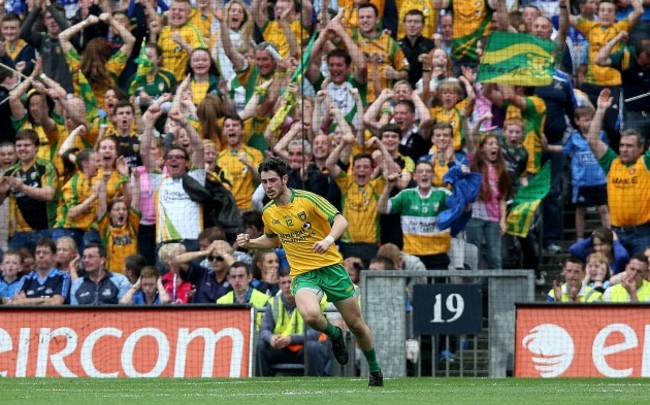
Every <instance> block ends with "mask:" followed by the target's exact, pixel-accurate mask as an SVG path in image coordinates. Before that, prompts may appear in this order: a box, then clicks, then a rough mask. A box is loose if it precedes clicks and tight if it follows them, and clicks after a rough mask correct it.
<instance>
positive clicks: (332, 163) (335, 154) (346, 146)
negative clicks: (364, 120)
mask: <svg viewBox="0 0 650 405" xmlns="http://www.w3.org/2000/svg"><path fill="white" fill-rule="evenodd" d="M353 143H354V134H353V133H352V132H351V131H349V127H348V131H347V132H346V133H345V134H344V135H343V137H342V139H341V142H340V143H339V144H338V145H336V147H335V148H334V150H333V151H332V153H331V154H330V155H329V156H328V157H327V160H326V161H325V167H326V168H327V170H328V171H329V173H330V176H332V178H336V177H338V175H339V174H341V168H340V167H339V166H338V165H337V162H338V161H339V159H340V158H341V155H342V154H343V153H344V151H347V152H346V154H347V153H349V150H350V149H351V147H352V144H353ZM346 164H347V163H346Z"/></svg>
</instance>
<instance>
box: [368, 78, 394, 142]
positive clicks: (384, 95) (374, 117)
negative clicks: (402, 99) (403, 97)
mask: <svg viewBox="0 0 650 405" xmlns="http://www.w3.org/2000/svg"><path fill="white" fill-rule="evenodd" d="M391 98H393V90H391V89H383V90H382V91H381V93H380V94H379V97H377V98H376V99H375V101H374V102H373V103H372V104H370V107H368V109H367V110H366V113H365V114H363V124H364V125H365V126H366V128H368V129H369V130H370V132H372V133H373V135H376V134H377V132H378V131H379V128H381V126H382V121H381V118H382V117H380V116H379V114H380V112H381V114H382V116H383V115H384V112H386V113H387V114H388V115H389V116H390V115H391V112H390V108H389V109H387V110H384V104H385V103H386V102H388V100H390V99H391Z"/></svg>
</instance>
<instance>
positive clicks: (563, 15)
mask: <svg viewBox="0 0 650 405" xmlns="http://www.w3.org/2000/svg"><path fill="white" fill-rule="evenodd" d="M561 1H562V0H560V24H562V20H564V21H566V23H568V25H569V26H570V27H575V26H576V25H577V22H578V19H577V18H576V16H574V15H572V14H571V13H569V7H568V6H567V4H566V2H565V3H564V7H562V3H561Z"/></svg>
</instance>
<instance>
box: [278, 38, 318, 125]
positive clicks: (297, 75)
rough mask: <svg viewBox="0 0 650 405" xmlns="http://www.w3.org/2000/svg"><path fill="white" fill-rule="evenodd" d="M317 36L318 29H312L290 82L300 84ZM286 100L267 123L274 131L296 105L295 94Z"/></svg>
mask: <svg viewBox="0 0 650 405" xmlns="http://www.w3.org/2000/svg"><path fill="white" fill-rule="evenodd" d="M317 37H318V31H314V34H313V35H312V36H311V39H310V40H309V44H308V45H307V49H305V51H304V52H303V53H302V58H301V59H300V62H299V63H298V67H297V68H296V71H295V72H293V76H291V81H290V83H298V82H300V85H301V86H302V77H303V75H304V74H305V71H306V70H307V68H308V67H309V54H310V53H311V50H312V48H313V47H314V42H315V41H316V38H317ZM288 97H289V98H288V100H287V102H286V104H285V106H284V107H282V108H280V109H279V110H278V111H276V112H275V114H273V118H271V122H270V123H269V125H270V126H271V130H272V131H275V130H276V129H278V128H280V126H281V125H282V124H284V121H285V120H286V118H287V116H288V115H289V113H290V112H291V109H293V107H294V106H295V105H296V97H295V95H291V94H290V95H288Z"/></svg>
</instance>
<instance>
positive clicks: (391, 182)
mask: <svg viewBox="0 0 650 405" xmlns="http://www.w3.org/2000/svg"><path fill="white" fill-rule="evenodd" d="M397 180H399V173H390V174H389V175H387V176H386V187H384V191H382V193H381V196H380V197H379V200H378V201H377V213H378V214H388V201H389V200H390V193H391V192H392V191H393V189H394V188H395V185H396V184H397Z"/></svg>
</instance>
